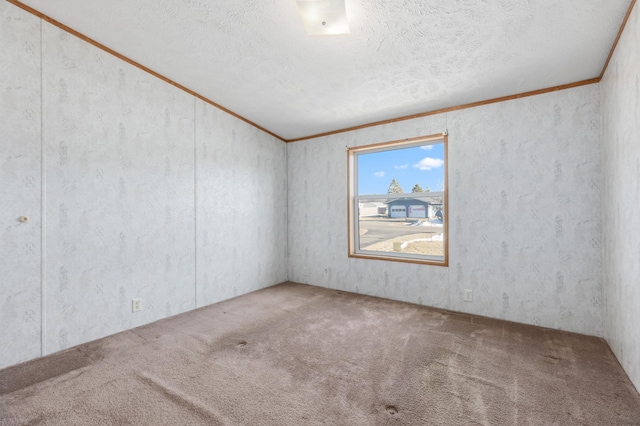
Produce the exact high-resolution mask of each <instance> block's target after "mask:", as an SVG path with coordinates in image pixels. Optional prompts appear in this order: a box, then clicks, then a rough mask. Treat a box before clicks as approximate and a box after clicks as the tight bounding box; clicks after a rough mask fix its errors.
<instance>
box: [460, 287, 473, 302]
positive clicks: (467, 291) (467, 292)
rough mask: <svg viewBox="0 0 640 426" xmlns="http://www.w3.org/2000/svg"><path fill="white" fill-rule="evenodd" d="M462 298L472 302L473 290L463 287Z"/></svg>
mask: <svg viewBox="0 0 640 426" xmlns="http://www.w3.org/2000/svg"><path fill="white" fill-rule="evenodd" d="M462 300H464V301H465V302H473V290H470V289H468V288H465V289H464V292H463V293H462Z"/></svg>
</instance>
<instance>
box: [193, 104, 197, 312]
mask: <svg viewBox="0 0 640 426" xmlns="http://www.w3.org/2000/svg"><path fill="white" fill-rule="evenodd" d="M197 103H198V100H197V99H196V97H195V96H194V97H193V303H194V308H197V307H198V138H197V135H196V132H197V127H198V126H197V125H196V120H197V119H198V118H197V117H198V115H197Z"/></svg>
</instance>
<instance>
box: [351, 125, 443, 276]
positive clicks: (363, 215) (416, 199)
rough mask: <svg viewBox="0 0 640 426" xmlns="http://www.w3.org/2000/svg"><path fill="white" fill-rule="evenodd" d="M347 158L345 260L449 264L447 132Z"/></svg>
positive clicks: (360, 149) (367, 148)
mask: <svg viewBox="0 0 640 426" xmlns="http://www.w3.org/2000/svg"><path fill="white" fill-rule="evenodd" d="M348 157H349V158H348V165H349V171H348V173H349V209H348V211H349V256H350V257H360V258H367V259H379V260H392V261H401V262H412V263H425V264H432V265H441V266H447V265H448V220H447V211H448V205H447V198H448V197H447V134H446V133H443V134H439V135H432V136H423V137H418V138H413V139H407V140H403V141H393V142H384V143H380V144H375V145H367V146H361V147H355V148H349V150H348Z"/></svg>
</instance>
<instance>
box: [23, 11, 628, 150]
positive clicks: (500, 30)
mask: <svg viewBox="0 0 640 426" xmlns="http://www.w3.org/2000/svg"><path fill="white" fill-rule="evenodd" d="M22 3H24V4H26V5H28V6H31V7H33V8H34V9H36V10H38V11H39V12H41V13H43V14H45V15H47V16H49V17H51V18H53V19H55V20H57V21H59V22H61V23H63V24H65V25H67V26H69V27H71V28H73V29H74V30H77V31H79V32H80V33H82V34H84V35H86V36H87V37H90V38H92V39H94V40H96V41H97V42H99V43H102V44H103V45H105V46H107V47H109V48H111V49H113V50H115V51H116V52H119V53H121V54H122V55H124V56H127V57H128V58H130V59H132V60H134V61H136V62H138V63H140V64H142V65H144V66H146V67H148V68H150V69H152V70H154V71H156V72H158V73H160V74H162V75H164V76H165V77H167V78H169V79H171V80H174V81H175V82H177V83H179V84H181V85H183V86H185V87H187V88H188V89H191V90H193V91H195V92H197V93H199V94H200V95H202V96H204V97H205V98H208V99H210V100H211V101H213V102H216V103H218V104H220V105H222V106H223V107H225V108H227V109H229V110H231V111H233V112H235V113H237V114H239V115H241V116H243V117H244V118H246V119H247V120H250V121H252V122H254V123H256V124H257V125H259V126H262V127H264V128H265V129H267V130H269V131H271V132H273V133H275V134H277V135H279V136H280V137H282V138H284V139H294V138H299V137H304V136H309V135H313V134H318V133H322V132H328V131H332V130H337V129H343V128H346V127H351V126H357V125H361V124H366V123H370V122H373V121H379V120H386V119H391V118H396V117H400V116H405V115H410V114H416V113H421V112H426V111H431V110H436V109H441V108H447V107H451V106H457V105H462V104H466V103H471V102H477V101H482V100H487V99H492V98H496V97H501V96H507V95H513V94H517V93H522V92H527V91H531V90H538V89H544V88H548V87H553V86H557V85H563V84H567V83H573V82H577V81H581V80H586V79H591V78H594V77H598V76H599V75H600V72H601V70H602V67H603V65H604V64H605V61H606V59H607V56H608V54H609V51H610V49H611V47H612V45H613V43H614V41H615V38H616V35H617V33H618V31H619V29H620V26H621V24H622V21H623V19H624V16H625V14H626V12H627V9H628V7H629V5H630V3H631V0H607V1H603V0H562V1H558V0H535V1H531V0H455V1H454V0H451V1H442V0H390V1H381V0H377V1H376V0H368V1H365V0H346V7H347V14H348V17H349V27H350V30H351V34H348V35H341V36H331V37H310V36H307V35H306V33H305V30H304V27H303V24H302V22H301V19H300V16H299V15H298V11H297V6H296V2H295V0H240V1H239V0H135V1H131V0H109V1H97V0H23V1H22Z"/></svg>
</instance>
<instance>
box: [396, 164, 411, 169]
mask: <svg viewBox="0 0 640 426" xmlns="http://www.w3.org/2000/svg"><path fill="white" fill-rule="evenodd" d="M393 168H394V169H397V170H404V169H407V168H409V165H408V164H403V165H401V166H393Z"/></svg>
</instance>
